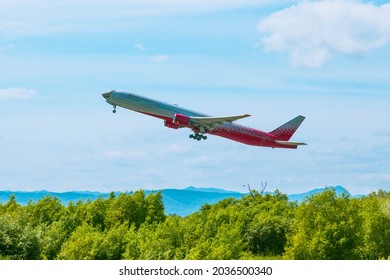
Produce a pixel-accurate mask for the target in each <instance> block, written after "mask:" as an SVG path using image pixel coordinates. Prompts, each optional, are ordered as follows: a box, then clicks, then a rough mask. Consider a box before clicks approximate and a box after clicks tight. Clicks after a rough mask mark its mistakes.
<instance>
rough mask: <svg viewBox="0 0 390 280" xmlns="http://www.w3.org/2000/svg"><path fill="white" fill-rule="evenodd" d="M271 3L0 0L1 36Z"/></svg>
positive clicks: (107, 26) (123, 23) (89, 27)
mask: <svg viewBox="0 0 390 280" xmlns="http://www.w3.org/2000/svg"><path fill="white" fill-rule="evenodd" d="M291 1H292V0H283V2H291ZM273 3H274V1H271V0H267V1H258V0H241V1H236V0H214V1H208V0H186V1H183V0H164V1H160V0H84V1H76V0H69V1H49V0H34V1H27V0H13V1H3V0H0V19H1V20H0V36H11V37H12V36H26V35H41V34H48V33H54V32H61V31H69V30H72V31H73V30H77V31H80V30H81V31H84V30H88V31H91V30H93V31H96V30H97V31H101V30H107V29H118V28H126V26H129V25H131V24H132V22H133V19H134V18H135V17H155V16H170V15H193V14H201V13H210V12H217V11H223V10H229V9H236V8H246V7H257V6H260V7H264V6H267V5H272V4H273ZM126 19H128V20H126Z"/></svg>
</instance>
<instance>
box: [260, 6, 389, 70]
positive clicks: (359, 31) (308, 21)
mask: <svg viewBox="0 0 390 280" xmlns="http://www.w3.org/2000/svg"><path fill="white" fill-rule="evenodd" d="M259 29H260V31H262V32H265V33H269V35H267V36H265V37H264V38H263V39H262V45H263V46H264V47H265V49H266V50H268V51H280V52H288V53H289V54H290V56H291V59H292V62H293V64H294V65H295V66H307V67H320V66H321V65H323V64H324V63H325V62H326V61H328V60H329V59H330V58H332V57H333V56H335V55H338V54H347V55H351V54H361V53H365V52H368V51H371V50H373V49H375V48H379V47H381V46H384V45H385V44H387V43H388V42H389V41H390V4H383V5H381V6H376V5H374V4H372V3H368V4H365V3H362V2H361V1H353V0H324V1H313V2H312V1H305V2H301V3H299V4H298V5H295V6H292V7H290V8H287V9H284V10H281V11H279V12H276V13H274V14H272V15H270V16H269V17H267V18H265V19H263V20H262V21H261V22H260V23H259Z"/></svg>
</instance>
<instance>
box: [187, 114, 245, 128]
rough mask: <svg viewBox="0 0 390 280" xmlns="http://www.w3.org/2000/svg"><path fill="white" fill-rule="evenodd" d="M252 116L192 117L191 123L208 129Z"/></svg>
mask: <svg viewBox="0 0 390 280" xmlns="http://www.w3.org/2000/svg"><path fill="white" fill-rule="evenodd" d="M250 116H251V115H248V114H244V115H238V116H227V117H191V121H192V122H193V123H194V124H196V125H199V126H204V127H208V128H215V127H216V126H218V125H222V124H225V123H227V122H230V123H231V122H234V121H236V120H239V119H243V118H247V117H250Z"/></svg>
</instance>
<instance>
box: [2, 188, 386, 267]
mask: <svg viewBox="0 0 390 280" xmlns="http://www.w3.org/2000/svg"><path fill="white" fill-rule="evenodd" d="M0 259H2V260H22V259H28V260H36V259H38V260H120V259H129V260H136V259H140V260H184V259H186V260H187V259H188V260H228V259H234V260H239V259H242V260H251V259H271V260H278V259H299V260H308V259H309V260H355V259H362V260H389V259H390V193H389V192H387V191H383V190H379V191H378V192H373V193H371V194H369V195H367V196H363V197H360V198H351V197H350V196H348V195H341V196H337V195H336V193H335V191H334V190H333V189H331V188H327V189H325V191H324V192H322V193H320V194H316V195H313V196H311V197H309V198H307V199H306V200H305V201H303V202H302V203H300V204H297V203H296V202H291V201H289V200H288V198H287V195H285V194H283V193H281V192H279V191H278V190H276V191H275V192H274V193H273V194H268V193H266V194H263V193H259V192H257V191H255V190H251V192H250V193H249V194H248V195H243V196H242V198H240V199H234V198H228V199H224V200H222V201H220V202H218V203H216V204H214V205H209V204H205V205H203V206H202V208H201V209H200V210H199V211H197V212H195V213H193V214H191V215H189V216H186V217H180V216H177V215H166V214H165V213H164V204H163V200H162V194H161V192H152V193H150V194H148V195H146V194H145V192H144V191H143V190H139V191H136V192H134V193H120V194H114V193H111V194H110V196H109V197H108V198H102V197H100V198H98V199H96V200H94V201H90V200H88V201H85V202H83V201H81V200H80V201H78V202H71V203H69V204H68V205H62V204H61V202H60V200H59V199H58V198H56V197H52V196H46V197H45V198H43V199H40V200H38V201H36V202H32V201H30V202H29V203H28V204H27V205H25V206H21V205H20V204H18V203H17V201H16V200H15V197H14V196H13V195H11V196H10V198H9V200H8V202H6V203H4V204H0Z"/></svg>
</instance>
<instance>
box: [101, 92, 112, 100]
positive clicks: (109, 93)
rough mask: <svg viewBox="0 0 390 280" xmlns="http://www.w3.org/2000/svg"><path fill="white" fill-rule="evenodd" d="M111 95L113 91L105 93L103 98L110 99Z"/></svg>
mask: <svg viewBox="0 0 390 280" xmlns="http://www.w3.org/2000/svg"><path fill="white" fill-rule="evenodd" d="M111 93H113V91H109V92H105V93H103V94H102V96H103V97H104V98H105V99H108V98H110V95H111Z"/></svg>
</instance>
